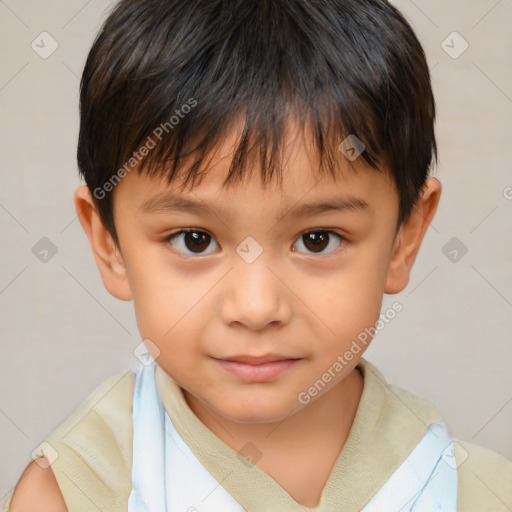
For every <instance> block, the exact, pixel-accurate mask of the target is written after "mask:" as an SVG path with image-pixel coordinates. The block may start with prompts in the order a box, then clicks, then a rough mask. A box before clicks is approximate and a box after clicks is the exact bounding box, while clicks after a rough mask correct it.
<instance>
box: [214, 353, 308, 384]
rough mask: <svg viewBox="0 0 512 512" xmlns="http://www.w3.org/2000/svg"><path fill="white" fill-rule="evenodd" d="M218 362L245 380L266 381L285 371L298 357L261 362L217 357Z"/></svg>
mask: <svg viewBox="0 0 512 512" xmlns="http://www.w3.org/2000/svg"><path fill="white" fill-rule="evenodd" d="M217 361H218V362H219V364H220V365H221V366H222V368H224V370H226V371H227V372H229V373H231V374H233V375H234V376H235V377H238V378H239V379H240V380H243V381H245V382H267V381H270V380H273V379H276V378H277V377H279V376H280V375H282V374H283V373H284V372H285V371H287V370H288V369H289V368H291V367H292V366H293V365H294V364H295V363H297V362H298V359H284V360H282V361H271V362H268V363H262V364H248V363H239V362H236V361H226V360H224V359H217Z"/></svg>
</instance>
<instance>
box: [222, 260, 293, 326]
mask: <svg viewBox="0 0 512 512" xmlns="http://www.w3.org/2000/svg"><path fill="white" fill-rule="evenodd" d="M280 273H281V274H282V271H281V272H279V270H278V269H277V268H276V266H275V265H272V263H271V262H270V261H269V260H268V259H267V258H265V257H263V255H261V256H260V257H259V258H258V259H257V260H256V261H253V262H252V263H248V262H246V261H244V260H243V259H242V258H239V257H238V255H236V257H235V258H234V268H233V269H232V271H231V272H229V273H228V275H227V276H226V278H225V283H224V288H223V292H222V304H221V317H222V319H223V321H224V322H225V323H226V325H231V326H234V325H237V324H238V325H243V326H245V327H247V328H248V329H251V330H254V331H259V330H262V329H265V328H266V327H268V326H270V325H274V326H278V325H284V324H286V323H288V322H289V320H290V317H291V312H292V307H291V302H290V300H291V292H290V290H289V289H288V288H287V286H285V284H284V283H285V282H286V279H285V278H284V276H282V275H279V274H280ZM283 281H284V282H283Z"/></svg>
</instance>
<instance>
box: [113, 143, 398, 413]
mask: <svg viewBox="0 0 512 512" xmlns="http://www.w3.org/2000/svg"><path fill="white" fill-rule="evenodd" d="M229 148H230V146H229V145H228V143H227V142H226V145H225V146H224V147H223V148H222V149H221V152H220V153H219V154H218V155H219V156H218V158H216V160H215V163H214V165H215V167H214V168H213V169H212V171H211V172H210V173H209V174H208V175H207V176H206V177H205V178H204V180H203V182H202V183H201V184H200V185H197V186H196V187H195V188H194V189H193V191H192V192H185V193H184V192H181V193H180V192H179V190H178V188H177V187H176V186H175V185H174V184H173V185H171V186H169V185H167V183H165V182H164V181H158V180H156V179H155V178H151V179H150V178H147V177H145V176H140V175H138V174H137V173H136V172H132V173H131V174H129V175H127V176H126V177H125V178H124V179H123V181H122V182H121V183H120V184H119V185H118V187H117V188H116V189H115V193H114V205H115V206H114V219H115V225H116V228H117V232H118V237H119V243H120V248H121V253H122V257H123V261H124V265H125V267H126V276H127V283H128V285H127V286H129V289H130V292H131V293H130V295H131V296H132V297H133V299H134V304H135V311H136V316H137V321H138V326H139V330H140V334H141V336H142V337H143V338H144V339H150V340H151V341H152V342H153V343H154V344H155V345H157V346H158V348H159V350H160V355H159V357H158V358H157V363H158V364H159V366H161V367H162V368H163V369H164V370H165V371H166V372H167V373H168V374H169V375H171V376H172V377H173V378H174V379H175V380H176V381H177V382H178V383H179V384H180V385H181V387H182V388H183V389H184V390H185V394H186V396H187V397H190V395H188V393H191V394H192V395H194V396H195V397H196V398H197V399H199V400H200V401H201V402H202V403H203V405H205V406H207V407H208V408H209V409H210V410H211V412H213V413H216V414H219V415H221V416H223V417H224V418H226V419H230V420H234V421H237V422H264V421H276V420H279V419H282V418H283V417H285V416H287V415H289V414H291V413H292V412H294V411H295V410H297V409H298V408H300V407H303V406H304V400H302V402H301V401H299V398H298V397H299V396H300V395H301V393H302V396H304V392H306V391H307V390H308V389H309V388H310V387H311V386H312V385H313V384H314V383H315V382H316V381H317V380H318V379H320V378H321V377H322V374H324V373H325V372H326V371H327V370H328V368H330V367H332V366H333V364H334V363H335V362H336V361H337V358H338V356H339V355H342V354H344V353H345V351H346V350H348V349H349V347H350V346H351V344H352V342H353V340H355V339H357V336H358V334H359V333H361V332H362V331H363V330H364V329H365V328H366V327H369V326H373V325H374V324H375V322H376V321H377V320H378V318H379V313H380V308H381V301H382V297H383V293H384V292H385V289H386V282H387V279H388V266H389V264H390V260H391V258H392V256H393V249H394V245H395V238H396V237H395V233H396V227H397V217H398V195H397V192H396V191H395V188H394V186H393V185H392V182H391V179H390V178H389V177H388V176H387V175H386V174H384V173H379V172H377V171H375V170H372V169H371V168H364V167H362V166H363V161H362V158H360V159H359V160H358V161H357V165H358V166H359V168H360V170H359V172H357V173H356V172H354V171H353V170H351V169H350V165H349V162H348V161H347V160H345V162H343V163H342V165H343V166H344V169H345V172H344V175H343V178H340V179H339V180H338V181H337V182H335V181H333V180H332V178H325V179H323V180H322V181H319V180H318V178H315V177H314V174H313V172H312V167H311V166H312V165H313V162H312V160H311V158H309V157H308V153H307V152H306V149H305V147H304V146H303V144H301V143H295V144H293V145H292V146H291V150H292V153H293V154H292V153H290V154H289V158H288V159H287V160H285V162H286V163H285V167H284V180H283V185H282V188H279V187H278V186H275V185H272V186H269V187H268V188H267V189H264V188H263V186H262V184H261V182H260V175H259V173H257V172H254V173H253V176H252V177H251V179H250V181H246V182H245V183H243V184H238V183H237V184H235V185H233V186H232V188H231V189H224V190H222V189H221V185H222V181H223V179H224V177H225V175H226V173H227V170H228V168H229V163H230V159H229V158H224V159H222V156H223V155H224V156H226V155H228V154H229V150H230V149H229ZM342 159H344V157H343V155H342V154H341V153H340V160H342ZM173 193H174V194H176V193H177V197H178V198H179V200H187V201H191V202H194V203H197V204H198V205H199V206H200V208H201V211H194V209H193V208H190V207H186V208H184V209H181V210H173V209H172V208H171V207H169V208H168V209H166V208H165V200H164V201H162V199H163V198H164V197H170V196H171V195H172V194H173ZM148 201H151V202H153V206H159V207H161V209H156V208H155V209H153V210H152V211H149V210H148V211H145V209H144V204H145V203H147V202H148ZM335 201H338V202H340V203H341V204H345V203H347V202H350V203H351V204H353V205H354V207H353V208H349V207H347V208H341V209H340V210H327V211H322V212H318V213H315V212H314V211H311V210H310V211H309V212H308V214H307V215H302V216H298V215H295V213H294V211H295V210H298V211H300V209H301V208H304V206H305V205H306V204H318V203H333V202H335ZM169 204H170V199H169ZM364 205H366V206H364ZM203 209H204V211H203ZM196 210H198V209H196ZM284 214H285V215H284ZM283 215H284V216H283ZM277 219H280V220H277ZM182 229H189V230H193V233H191V234H190V235H185V234H181V235H177V236H176V237H174V238H173V239H172V240H169V238H170V237H171V235H172V234H174V233H177V232H178V231H179V230H182ZM328 230H329V231H331V230H332V231H334V232H336V233H338V234H339V235H340V237H342V238H339V237H338V236H336V234H334V233H330V234H328V235H325V234H324V238H321V233H319V232H320V231H328ZM306 231H308V232H311V231H312V232H314V233H316V238H314V237H312V236H310V237H309V238H307V237H303V236H302V235H303V234H304V233H305V232H306ZM205 233H206V234H207V235H208V236H204V235H203V234H205ZM194 236H195V238H194ZM315 242H316V243H315ZM259 251H261V254H259ZM258 254H259V255H258ZM253 260H254V261H253ZM363 349H364V347H363ZM362 352H363V350H361V352H360V353H359V354H357V356H355V357H354V359H353V360H352V361H351V362H350V364H348V365H347V366H346V367H345V368H344V370H343V371H341V372H339V373H338V374H337V377H336V379H333V381H332V382H331V383H330V384H329V387H330V388H331V389H332V387H333V385H334V384H335V383H337V382H340V381H341V380H342V379H343V378H344V377H345V376H346V375H347V374H348V373H350V371H351V370H352V369H353V368H354V367H355V365H356V364H357V360H358V358H359V357H360V356H361V355H362ZM266 357H270V358H271V359H279V360H284V361H281V362H275V361H274V362H271V363H267V364H264V365H261V366H256V365H255V364H244V362H245V363H247V362H249V361H248V360H247V359H246V358H266ZM235 359H238V360H239V361H238V363H237V362H234V360H235ZM240 359H242V360H243V361H242V362H240ZM230 361H231V362H230ZM250 362H252V363H254V362H256V363H257V362H261V361H258V360H257V359H256V360H255V361H250ZM328 392H330V391H328ZM189 400H190V398H189Z"/></svg>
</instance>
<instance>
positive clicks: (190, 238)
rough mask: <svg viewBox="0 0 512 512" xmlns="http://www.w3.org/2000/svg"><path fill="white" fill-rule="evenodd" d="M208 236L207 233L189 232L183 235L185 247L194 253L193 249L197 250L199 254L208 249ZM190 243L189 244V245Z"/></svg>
mask: <svg viewBox="0 0 512 512" xmlns="http://www.w3.org/2000/svg"><path fill="white" fill-rule="evenodd" d="M210 238H211V237H210V235H208V234H207V233H201V232H198V231H189V232H187V233H185V245H186V246H187V249H189V250H191V251H194V250H195V249H199V250H200V251H199V252H201V251H202V250H205V249H207V248H208V245H209V243H210ZM189 242H190V243H189Z"/></svg>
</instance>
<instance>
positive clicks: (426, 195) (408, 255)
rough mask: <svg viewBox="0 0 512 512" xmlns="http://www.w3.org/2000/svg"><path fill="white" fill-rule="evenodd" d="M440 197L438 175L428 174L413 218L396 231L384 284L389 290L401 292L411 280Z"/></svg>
mask: <svg viewBox="0 0 512 512" xmlns="http://www.w3.org/2000/svg"><path fill="white" fill-rule="evenodd" d="M440 197H441V183H440V181H439V180H437V179H436V178H428V179H427V181H426V182H425V184H424V185H423V188H422V192H421V195H420V197H419V199H418V201H417V202H416V204H415V206H414V209H413V211H412V213H411V215H410V217H409V219H408V220H407V221H406V222H405V223H404V224H403V225H402V226H401V228H400V230H399V232H398V234H397V235H396V238H395V244H394V248H393V255H392V258H391V261H390V263H389V267H388V275H387V279H386V286H385V288H384V292H385V293H388V294H395V293H399V292H401V291H402V290H403V289H404V288H405V287H406V286H407V284H408V283H409V276H410V272H411V269H412V266H413V265H414V262H415V261H416V256H417V255H418V251H419V249H420V246H421V243H422V241H423V238H424V236H425V233H426V232H427V229H428V227H429V225H430V223H431V222H432V219H433V217H434V215H435V213H436V210H437V205H438V204H439V199H440Z"/></svg>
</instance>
